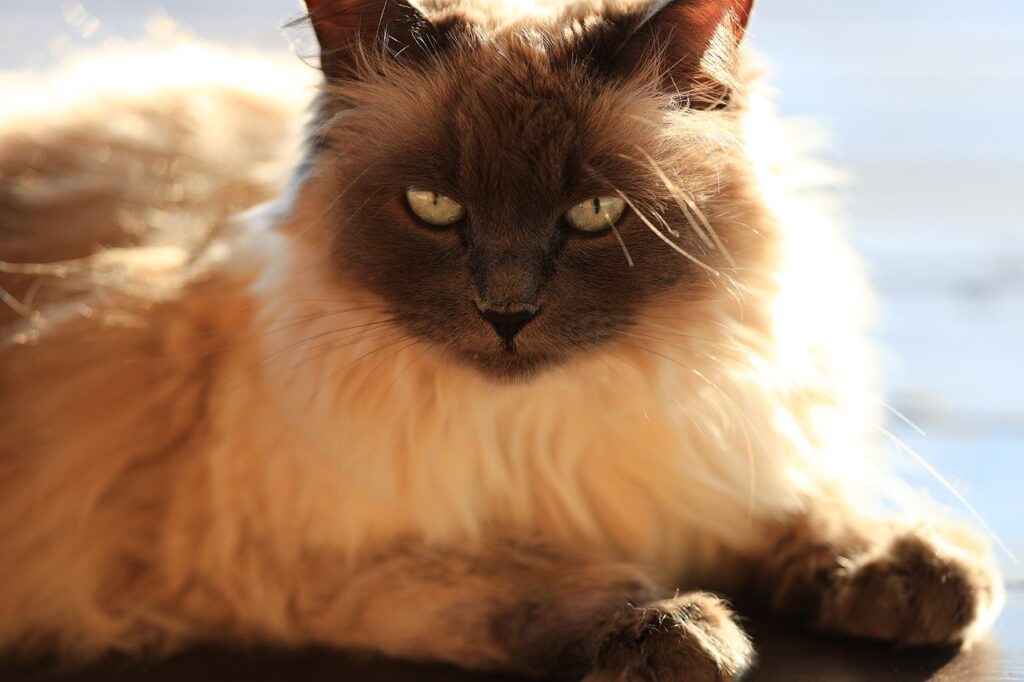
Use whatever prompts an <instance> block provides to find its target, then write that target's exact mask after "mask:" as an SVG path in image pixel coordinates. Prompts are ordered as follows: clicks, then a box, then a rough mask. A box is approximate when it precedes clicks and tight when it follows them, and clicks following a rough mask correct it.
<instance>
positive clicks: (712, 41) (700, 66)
mask: <svg viewBox="0 0 1024 682" xmlns="http://www.w3.org/2000/svg"><path fill="white" fill-rule="evenodd" d="M753 4H754V0H654V2H653V3H652V4H651V5H650V6H649V7H647V8H646V9H645V10H642V11H640V12H637V13H634V14H632V15H630V16H627V17H624V18H621V19H619V20H618V22H617V23H619V25H620V26H622V27H623V28H624V32H625V37H624V39H623V38H622V37H621V35H620V40H622V42H621V43H620V44H619V46H618V48H617V49H616V50H615V51H614V57H613V60H614V64H612V67H613V69H614V70H615V71H619V72H621V71H623V70H632V69H636V68H638V67H641V66H643V65H646V64H649V63H650V61H651V60H652V59H656V60H658V63H659V64H660V65H661V68H662V76H663V77H664V79H665V81H666V83H668V84H671V86H672V87H674V88H676V89H678V90H679V91H680V92H683V91H689V92H691V93H695V94H696V95H697V98H698V100H700V101H701V102H703V103H704V104H706V105H708V106H711V105H713V104H721V103H722V102H723V101H725V99H727V98H728V96H729V89H730V87H729V86H730V84H729V82H728V81H729V77H728V73H729V71H730V67H731V66H732V63H733V61H734V58H735V53H736V48H737V47H738V46H739V44H740V41H742V40H743V36H744V34H745V32H746V27H747V21H748V20H749V18H750V12H751V9H752V7H753ZM693 104H694V105H698V104H700V102H697V101H695V102H693Z"/></svg>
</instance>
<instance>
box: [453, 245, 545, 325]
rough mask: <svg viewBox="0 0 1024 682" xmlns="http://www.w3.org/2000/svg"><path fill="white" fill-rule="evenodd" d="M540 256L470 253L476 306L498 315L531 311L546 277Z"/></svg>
mask: <svg viewBox="0 0 1024 682" xmlns="http://www.w3.org/2000/svg"><path fill="white" fill-rule="evenodd" d="M546 260H547V259H546V257H545V255H544V254H542V253H539V252H534V253H523V252H520V251H514V250H511V249H502V250H494V249H474V251H473V253H472V255H471V257H470V267H471V269H472V274H473V280H474V284H475V286H476V294H477V297H476V298H477V305H479V306H481V308H488V309H493V310H499V311H507V310H517V309H522V308H530V307H533V308H535V307H536V305H537V302H538V298H539V296H540V290H541V287H542V285H543V283H544V279H545V277H546V271H547V264H546Z"/></svg>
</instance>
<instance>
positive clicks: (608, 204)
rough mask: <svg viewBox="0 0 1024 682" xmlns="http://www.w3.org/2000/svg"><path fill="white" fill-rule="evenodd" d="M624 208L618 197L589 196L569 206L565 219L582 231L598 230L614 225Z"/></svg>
mask: <svg viewBox="0 0 1024 682" xmlns="http://www.w3.org/2000/svg"><path fill="white" fill-rule="evenodd" d="M625 208H626V202H624V201H623V200H622V199H620V198H619V197H591V198H590V199H587V200H586V201H581V202H580V203H578V204H576V205H575V206H573V207H572V208H570V209H569V210H568V211H567V212H566V214H565V219H566V220H567V221H568V222H569V224H570V225H572V226H573V227H575V228H576V229H577V230H580V231H582V232H600V231H601V230H607V229H608V228H609V227H612V226H613V225H615V223H616V222H618V220H619V218H621V217H622V211H623V210H624V209H625Z"/></svg>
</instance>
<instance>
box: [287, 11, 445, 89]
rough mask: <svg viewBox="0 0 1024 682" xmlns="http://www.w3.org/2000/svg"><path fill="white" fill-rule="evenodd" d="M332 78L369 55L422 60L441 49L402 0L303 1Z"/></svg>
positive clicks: (350, 74) (354, 71)
mask: <svg viewBox="0 0 1024 682" xmlns="http://www.w3.org/2000/svg"><path fill="white" fill-rule="evenodd" d="M306 9H307V10H308V11H309V18H310V21H311V22H312V23H313V30H314V31H315V32H316V38H317V41H318V42H319V43H320V65H321V68H323V71H324V75H325V76H326V77H327V79H328V80H331V79H351V78H355V77H357V76H358V74H359V68H360V64H361V62H365V60H366V59H367V58H377V57H380V58H385V59H420V58H423V57H424V56H427V55H429V54H432V53H433V52H435V51H436V50H437V49H438V47H439V38H438V34H437V32H436V31H435V30H434V26H433V25H432V24H431V23H430V22H429V21H428V20H427V19H426V17H424V16H423V15H422V14H420V12H419V11H418V10H417V9H416V8H415V7H413V6H412V5H411V4H409V3H408V2H407V1H406V0H306Z"/></svg>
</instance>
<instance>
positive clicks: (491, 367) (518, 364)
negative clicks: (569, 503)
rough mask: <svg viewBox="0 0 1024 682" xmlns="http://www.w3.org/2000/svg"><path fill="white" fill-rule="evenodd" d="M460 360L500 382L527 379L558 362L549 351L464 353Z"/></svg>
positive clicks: (518, 381)
mask: <svg viewBox="0 0 1024 682" xmlns="http://www.w3.org/2000/svg"><path fill="white" fill-rule="evenodd" d="M460 360H462V362H464V363H467V364H469V365H471V366H472V367H474V368H475V369H476V370H477V371H479V372H480V374H482V375H483V376H485V377H486V378H488V379H490V380H492V381H495V382H497V383H502V384H514V383H521V382H525V381H529V380H530V379H533V378H535V377H536V376H537V375H539V374H541V373H542V372H544V371H545V370H547V369H550V368H551V367H554V366H555V365H556V364H558V357H557V356H555V355H551V354H549V353H518V352H513V351H501V352H498V353H465V354H461V355H460Z"/></svg>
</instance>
